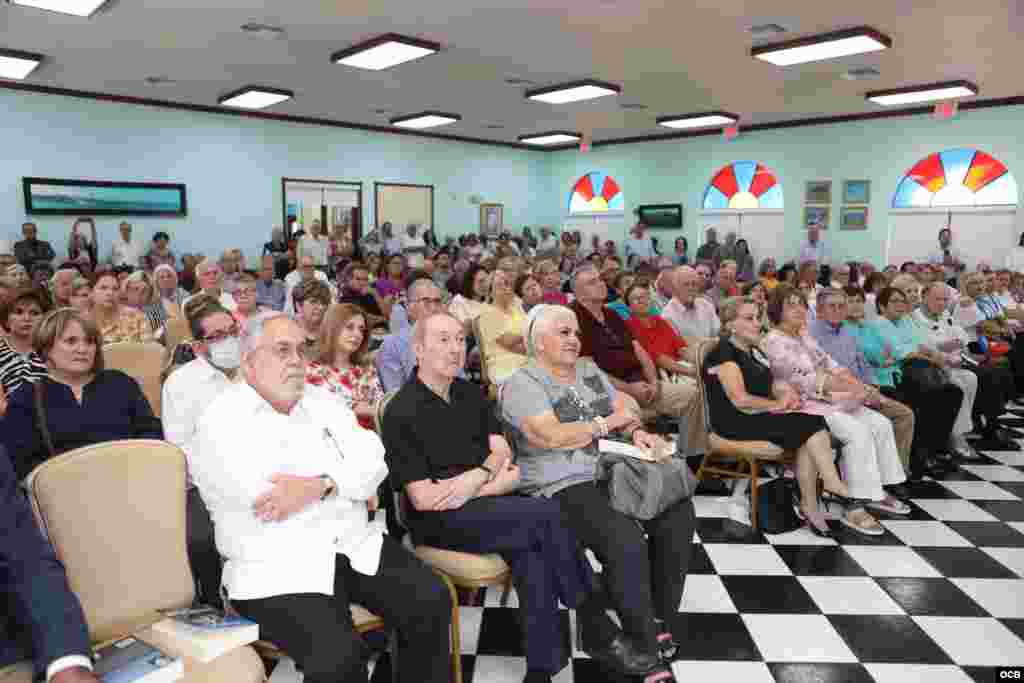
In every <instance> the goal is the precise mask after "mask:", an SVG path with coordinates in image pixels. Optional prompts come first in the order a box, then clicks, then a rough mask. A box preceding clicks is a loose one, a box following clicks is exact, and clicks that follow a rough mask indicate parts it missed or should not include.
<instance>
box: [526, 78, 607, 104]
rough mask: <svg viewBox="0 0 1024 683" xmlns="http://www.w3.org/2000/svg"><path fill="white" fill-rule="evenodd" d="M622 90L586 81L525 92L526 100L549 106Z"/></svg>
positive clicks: (599, 82)
mask: <svg viewBox="0 0 1024 683" xmlns="http://www.w3.org/2000/svg"><path fill="white" fill-rule="evenodd" d="M621 92H622V88H621V87H619V86H617V85H614V84H612V83H605V82H603V81H595V80H593V79H587V80H585V81H575V82H573V83H564V84H562V85H554V86H551V87H547V88H537V89H535V90H527V91H526V99H528V100H538V101H540V102H548V103H550V104H566V103H567V102H579V101H581V100H592V99H594V98H595V97H605V96H607V95H618V94H620V93H621Z"/></svg>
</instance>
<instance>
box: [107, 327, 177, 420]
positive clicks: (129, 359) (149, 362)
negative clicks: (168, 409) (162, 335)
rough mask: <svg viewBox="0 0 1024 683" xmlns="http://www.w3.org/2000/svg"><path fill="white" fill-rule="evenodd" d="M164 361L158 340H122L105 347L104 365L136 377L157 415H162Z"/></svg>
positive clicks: (162, 350) (162, 349)
mask: <svg viewBox="0 0 1024 683" xmlns="http://www.w3.org/2000/svg"><path fill="white" fill-rule="evenodd" d="M163 362H164V347H163V346H161V345H160V344H157V343H156V342H148V343H145V344H139V343H136V342H120V343H117V344H108V345H107V346H104V347H103V363H104V365H105V366H106V367H107V368H109V369H111V370H120V371H121V372H123V373H125V374H126V375H129V376H131V377H132V378H134V379H135V381H136V382H138V383H139V386H141V387H142V393H143V394H145V395H146V399H147V400H148V401H149V406H150V407H151V408H152V409H153V414H154V415H156V416H157V417H160V389H161V381H160V373H161V371H162V370H163Z"/></svg>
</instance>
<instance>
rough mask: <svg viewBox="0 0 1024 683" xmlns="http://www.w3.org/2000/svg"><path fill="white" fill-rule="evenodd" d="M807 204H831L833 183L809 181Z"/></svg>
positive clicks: (806, 193)
mask: <svg viewBox="0 0 1024 683" xmlns="http://www.w3.org/2000/svg"><path fill="white" fill-rule="evenodd" d="M804 203H805V204H831V203H832V181H831V180H808V181H807V189H806V190H805V196H804Z"/></svg>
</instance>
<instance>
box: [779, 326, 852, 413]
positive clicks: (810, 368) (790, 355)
mask: <svg viewBox="0 0 1024 683" xmlns="http://www.w3.org/2000/svg"><path fill="white" fill-rule="evenodd" d="M760 346H761V350H762V351H764V354H765V355H766V356H768V360H769V361H771V365H772V375H773V376H774V377H775V379H776V380H780V381H782V382H788V383H789V384H791V385H793V387H795V388H796V390H797V391H799V392H800V397H801V398H802V399H804V401H805V403H804V407H803V408H801V409H800V412H803V413H811V414H813V415H828V414H830V413H832V412H833V411H835V410H836V409H837V407H836V406H832V405H830V404H828V403H825V402H824V401H818V400H815V397H816V396H817V395H818V370H823V371H825V372H831V371H833V370H841V369H842V367H841V366H840V365H839V364H838V363H836V362H835V361H834V360H833V359H832V356H830V355H828V354H827V353H825V351H823V350H822V348H821V347H820V346H818V342H816V341H815V340H814V338H813V337H811V336H810V335H809V334H807V332H806V330H805V331H803V332H802V333H801V334H800V336H799V337H791V336H789V335H788V334H785V333H783V332H779V331H778V330H772V331H771V332H769V333H768V334H766V335H765V337H764V339H763V340H761V345H760Z"/></svg>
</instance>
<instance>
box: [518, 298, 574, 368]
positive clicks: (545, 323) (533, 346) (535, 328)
mask: <svg viewBox="0 0 1024 683" xmlns="http://www.w3.org/2000/svg"><path fill="white" fill-rule="evenodd" d="M526 318H527V323H526V353H527V355H529V356H530V358H535V357H536V356H537V348H538V346H537V341H538V340H539V339H540V335H542V334H547V331H548V327H550V325H551V323H552V322H554V321H555V320H557V319H558V318H572V319H573V320H576V314H575V313H574V312H573V310H572V309H571V308H568V307H566V306H559V305H555V304H539V305H537V306H534V307H533V308H531V309H530V313H529V315H527V316H526Z"/></svg>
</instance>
